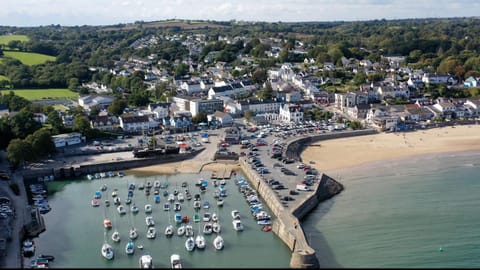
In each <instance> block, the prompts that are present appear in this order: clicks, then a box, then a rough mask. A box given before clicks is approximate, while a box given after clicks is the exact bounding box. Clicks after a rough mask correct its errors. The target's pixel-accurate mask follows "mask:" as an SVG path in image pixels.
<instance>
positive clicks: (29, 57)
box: [3, 51, 56, 66]
mask: <svg viewBox="0 0 480 270" xmlns="http://www.w3.org/2000/svg"><path fill="white" fill-rule="evenodd" d="M3 54H4V55H5V56H8V57H11V58H15V59H18V60H20V62H22V64H24V65H28V66H33V65H38V64H43V63H45V62H47V61H55V60H56V58H55V56H50V55H45V54H40V53H29V52H14V51H3Z"/></svg>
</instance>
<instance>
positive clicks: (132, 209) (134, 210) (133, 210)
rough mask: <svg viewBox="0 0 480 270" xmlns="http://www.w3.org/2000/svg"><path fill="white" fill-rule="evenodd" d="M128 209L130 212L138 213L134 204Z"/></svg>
mask: <svg viewBox="0 0 480 270" xmlns="http://www.w3.org/2000/svg"><path fill="white" fill-rule="evenodd" d="M130 211H132V213H134V214H136V213H138V211H139V209H138V207H137V206H136V205H135V204H133V205H132V207H130Z"/></svg>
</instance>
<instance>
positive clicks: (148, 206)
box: [145, 204, 152, 214]
mask: <svg viewBox="0 0 480 270" xmlns="http://www.w3.org/2000/svg"><path fill="white" fill-rule="evenodd" d="M151 213H152V205H151V204H145V214H151Z"/></svg>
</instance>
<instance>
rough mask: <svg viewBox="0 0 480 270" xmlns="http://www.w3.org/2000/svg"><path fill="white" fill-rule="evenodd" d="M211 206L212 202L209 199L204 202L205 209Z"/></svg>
mask: <svg viewBox="0 0 480 270" xmlns="http://www.w3.org/2000/svg"><path fill="white" fill-rule="evenodd" d="M208 208H210V203H209V202H208V201H204V202H203V209H208Z"/></svg>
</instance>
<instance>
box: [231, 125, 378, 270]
mask: <svg viewBox="0 0 480 270" xmlns="http://www.w3.org/2000/svg"><path fill="white" fill-rule="evenodd" d="M377 133H378V131H376V130H374V129H367V130H356V131H344V132H334V133H328V134H321V135H316V136H308V137H303V138H298V139H295V140H293V141H290V142H287V147H286V150H285V151H284V155H285V156H287V157H289V158H293V159H295V160H298V161H301V158H300V154H301V152H302V151H303V150H304V149H305V147H306V146H308V145H309V144H311V143H314V142H317V141H321V140H329V139H338V138H345V137H352V136H362V135H373V134H377ZM240 166H241V169H242V171H243V172H244V174H245V176H246V177H247V179H248V181H249V182H250V184H251V185H252V186H254V187H256V190H257V192H258V193H259V194H260V196H262V198H263V199H264V201H265V203H266V204H267V205H268V207H269V208H270V209H271V211H272V212H273V214H274V215H275V216H276V217H277V218H276V219H275V221H274V222H273V225H272V231H273V232H274V233H275V234H276V235H277V236H278V237H279V238H280V239H282V241H283V242H284V243H285V244H286V245H287V247H288V248H289V249H290V250H291V251H292V257H291V259H290V267H291V268H319V267H320V263H319V261H318V258H317V256H316V252H315V250H314V249H313V248H312V247H311V246H310V245H309V243H308V241H307V238H306V237H305V233H304V231H303V229H302V226H301V225H300V222H299V221H300V220H301V219H302V218H304V217H305V216H306V215H307V214H308V213H310V211H312V209H314V208H315V207H317V206H318V204H319V203H320V202H322V201H324V200H327V199H329V198H331V197H333V196H335V195H336V194H339V193H340V192H341V191H342V190H343V189H344V187H343V185H342V184H341V183H339V182H337V181H335V180H334V179H333V178H331V177H329V176H328V175H326V174H324V173H322V174H321V175H320V176H319V177H318V178H317V179H319V181H317V182H316V183H315V186H314V188H313V191H311V193H310V194H309V195H308V196H305V198H304V199H303V201H301V202H300V203H299V204H298V206H297V207H296V208H294V209H287V208H286V207H285V206H284V205H283V204H282V202H281V201H280V199H279V198H278V196H277V194H276V193H275V192H274V190H273V189H272V188H271V187H270V185H268V183H267V182H266V181H264V179H263V177H262V175H260V174H258V173H257V172H256V171H255V170H253V169H251V168H250V166H249V164H248V162H247V159H246V158H244V157H241V158H240Z"/></svg>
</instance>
